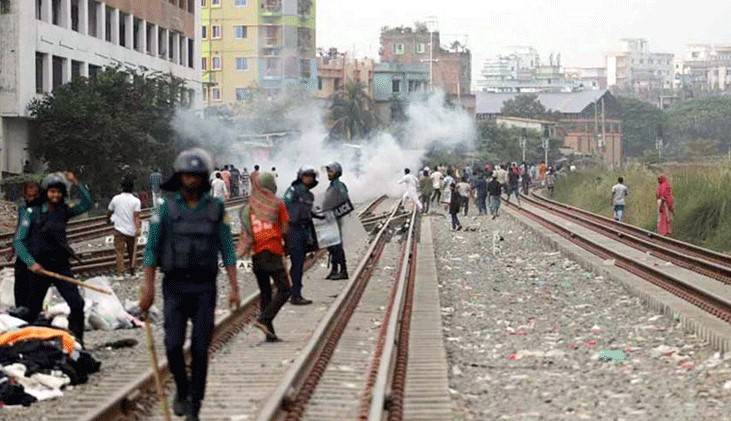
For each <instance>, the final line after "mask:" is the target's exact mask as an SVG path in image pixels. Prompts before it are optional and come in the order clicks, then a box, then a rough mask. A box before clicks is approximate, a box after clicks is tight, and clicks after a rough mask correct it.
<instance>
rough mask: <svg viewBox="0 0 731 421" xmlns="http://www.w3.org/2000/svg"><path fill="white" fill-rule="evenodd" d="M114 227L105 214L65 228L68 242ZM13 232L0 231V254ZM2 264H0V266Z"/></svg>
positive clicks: (145, 213) (147, 213) (148, 212)
mask: <svg viewBox="0 0 731 421" xmlns="http://www.w3.org/2000/svg"><path fill="white" fill-rule="evenodd" d="M245 202H246V199H245V198H243V197H239V198H235V199H231V200H228V201H226V207H236V206H240V205H242V204H244V203H245ZM152 211H153V209H152V208H145V209H143V210H142V212H141V213H140V216H141V218H142V220H143V221H144V220H148V219H150V217H151V216H152ZM113 232H114V227H113V226H111V225H109V224H108V223H107V217H106V215H103V216H94V217H91V218H83V219H72V220H71V221H69V223H68V226H67V228H66V233H67V235H68V240H69V243H74V242H79V241H84V240H88V239H92V238H99V237H104V236H107V235H111V234H112V233H113ZM14 235H15V233H14V232H3V233H0V256H4V255H6V253H8V252H9V251H10V247H11V245H12V242H13V236H14ZM2 267H4V265H0V268H2Z"/></svg>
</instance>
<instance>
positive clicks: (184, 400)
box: [140, 148, 240, 421]
mask: <svg viewBox="0 0 731 421" xmlns="http://www.w3.org/2000/svg"><path fill="white" fill-rule="evenodd" d="M174 169H175V174H173V176H172V177H171V178H170V179H169V180H168V181H166V182H165V183H164V184H163V185H162V188H163V189H164V190H167V191H177V194H176V195H175V196H174V197H172V198H170V199H168V200H165V201H164V202H163V203H162V205H161V206H160V209H159V212H158V213H157V214H154V216H153V218H152V220H151V224H150V231H149V238H148V242H147V248H146V250H145V261H144V266H145V279H144V281H143V284H142V288H141V298H140V309H141V310H142V311H143V312H146V311H147V310H148V309H149V308H150V306H151V305H152V303H153V300H154V297H155V272H156V268H157V267H158V266H159V267H160V269H161V270H162V272H163V273H164V277H163V280H162V294H163V300H164V317H165V349H166V352H167V358H168V364H169V366H170V371H171V372H172V374H173V377H174V378H175V385H176V386H177V394H176V396H175V399H174V401H173V411H174V412H175V414H176V415H178V416H182V415H187V417H186V420H189V421H195V420H198V419H199V418H198V414H199V412H200V408H201V401H202V400H203V398H204V395H205V386H206V375H207V370H208V348H209V346H210V343H211V338H212V335H213V327H214V316H215V309H216V277H217V274H218V254H219V252H220V253H221V255H222V258H223V265H224V266H225V267H226V274H227V275H228V279H229V283H230V285H231V293H230V296H229V303H230V304H231V305H232V306H238V305H239V304H240V299H239V292H238V284H237V282H236V255H235V251H234V243H233V238H232V235H231V227H230V224H229V220H228V217H227V216H226V210H225V206H224V204H223V202H222V201H221V200H219V199H215V198H212V197H210V196H209V194H208V191H209V190H210V188H211V186H210V183H209V181H208V174H210V172H211V171H212V170H213V160H212V159H211V156H210V155H209V154H208V153H207V152H206V151H204V150H202V149H198V148H194V149H189V150H187V151H184V152H181V153H180V155H178V157H177V159H176V160H175V165H174ZM189 319H190V320H191V321H192V323H193V331H192V338H191V353H192V361H191V370H190V371H191V377H190V378H188V375H187V373H186V369H185V359H184V356H183V344H184V342H185V330H186V326H187V323H188V320H189Z"/></svg>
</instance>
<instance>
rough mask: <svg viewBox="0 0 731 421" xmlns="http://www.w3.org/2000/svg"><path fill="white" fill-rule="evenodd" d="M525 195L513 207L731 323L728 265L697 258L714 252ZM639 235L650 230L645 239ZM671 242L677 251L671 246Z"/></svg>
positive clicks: (544, 225)
mask: <svg viewBox="0 0 731 421" xmlns="http://www.w3.org/2000/svg"><path fill="white" fill-rule="evenodd" d="M523 199H525V200H523V202H522V206H521V207H518V206H517V205H516V204H514V203H510V205H509V206H510V208H511V209H513V210H515V211H516V212H518V213H519V214H522V215H524V216H526V217H528V218H529V219H531V220H533V221H536V222H537V223H539V224H540V225H542V226H543V227H545V228H547V229H548V230H550V231H552V232H554V233H556V234H558V235H560V236H562V237H564V238H566V239H567V240H569V241H571V242H572V243H575V244H577V245H578V246H580V247H581V248H583V249H585V250H587V251H589V252H591V253H593V254H595V255H597V256H599V257H601V258H603V259H605V261H606V262H607V264H612V265H615V266H617V267H619V268H622V269H624V270H626V271H628V272H630V273H632V274H634V275H636V276H638V277H640V278H642V279H645V280H647V281H648V282H651V283H652V284H654V285H656V286H658V287H660V288H662V289H664V290H666V291H668V292H670V293H672V294H674V295H676V296H678V297H679V298H681V299H683V300H685V301H687V302H690V303H692V304H693V305H695V306H697V307H699V308H701V309H703V310H704V311H706V312H708V313H710V314H713V315H714V316H716V317H718V318H719V319H721V320H724V321H725V322H728V323H731V287H730V286H729V285H728V283H727V282H726V281H727V278H726V276H727V273H728V266H723V265H721V264H718V263H716V262H714V261H709V260H704V259H702V258H699V257H696V256H697V255H698V254H702V253H706V252H709V251H707V250H703V249H700V248H698V247H696V246H693V245H690V244H686V243H682V242H679V241H676V240H671V239H667V238H664V237H659V236H657V235H652V236H649V235H647V234H646V233H647V231H644V230H640V229H637V228H634V227H630V226H628V225H627V224H616V223H613V222H614V221H613V220H607V218H602V217H600V216H597V215H592V216H589V215H586V214H587V212H584V211H582V212H578V211H577V210H576V209H575V208H570V207H569V208H567V207H565V205H564V206H559V205H557V204H556V202H552V201H550V202H547V201H544V200H541V199H531V198H528V197H526V196H523ZM630 232H632V234H630ZM637 233H644V234H643V235H644V237H645V238H644V239H643V238H641V237H639V236H637ZM641 239H642V240H644V241H640V240H641ZM671 243H672V245H673V248H672V249H671V248H670V247H667V246H666V245H667V244H671ZM663 247H664V249H663ZM682 250H686V252H685V253H683V251H682ZM710 253H712V254H714V255H717V256H716V259H720V258H722V256H723V255H720V254H719V253H714V252H710ZM716 261H718V260H716Z"/></svg>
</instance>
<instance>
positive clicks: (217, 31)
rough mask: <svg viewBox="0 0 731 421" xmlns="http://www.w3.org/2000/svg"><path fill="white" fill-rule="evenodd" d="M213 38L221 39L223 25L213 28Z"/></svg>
mask: <svg viewBox="0 0 731 421" xmlns="http://www.w3.org/2000/svg"><path fill="white" fill-rule="evenodd" d="M211 37H212V38H213V39H220V38H221V25H213V26H212V27H211Z"/></svg>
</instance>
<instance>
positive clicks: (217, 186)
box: [211, 171, 228, 200]
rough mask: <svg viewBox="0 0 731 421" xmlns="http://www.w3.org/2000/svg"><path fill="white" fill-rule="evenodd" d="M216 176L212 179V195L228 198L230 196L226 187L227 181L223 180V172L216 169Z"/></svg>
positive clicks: (218, 197) (217, 197) (223, 198)
mask: <svg viewBox="0 0 731 421" xmlns="http://www.w3.org/2000/svg"><path fill="white" fill-rule="evenodd" d="M214 175H215V177H214V178H213V181H211V196H213V197H215V198H216V199H221V200H226V199H227V198H228V189H227V188H226V182H225V181H223V177H222V176H221V173H220V172H218V171H216V173H215V174H214Z"/></svg>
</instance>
